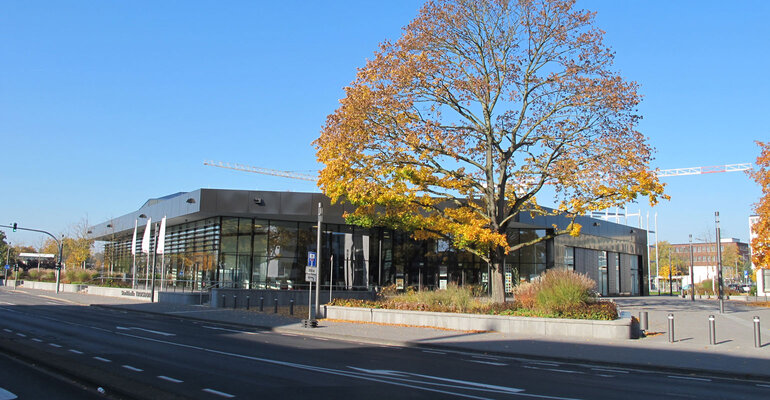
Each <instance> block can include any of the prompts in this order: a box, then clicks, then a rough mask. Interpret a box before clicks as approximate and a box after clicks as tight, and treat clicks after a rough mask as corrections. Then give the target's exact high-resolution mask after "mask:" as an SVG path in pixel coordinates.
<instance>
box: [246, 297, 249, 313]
mask: <svg viewBox="0 0 770 400" xmlns="http://www.w3.org/2000/svg"><path fill="white" fill-rule="evenodd" d="M249 303H250V301H249V296H246V309H247V310H248V309H249V305H250V304H249Z"/></svg>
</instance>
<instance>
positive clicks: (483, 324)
mask: <svg viewBox="0 0 770 400" xmlns="http://www.w3.org/2000/svg"><path fill="white" fill-rule="evenodd" d="M323 312H324V316H325V317H326V318H329V319H338V320H345V321H362V322H375V323H384V324H402V325H412V326H425V327H436V328H445V329H456V330H463V331H496V332H501V333H515V334H522V335H529V336H569V337H585V338H597V339H631V338H633V337H634V336H635V335H634V332H633V326H632V322H631V318H630V317H625V318H619V319H617V320H614V321H594V320H583V319H561V318H531V317H508V316H498V315H476V314H455V313H439V312H425V311H402V310H383V309H376V308H355V307H338V306H324V307H323Z"/></svg>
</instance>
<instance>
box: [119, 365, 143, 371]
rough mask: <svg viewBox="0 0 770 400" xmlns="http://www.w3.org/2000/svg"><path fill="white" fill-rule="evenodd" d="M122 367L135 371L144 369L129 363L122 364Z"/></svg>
mask: <svg viewBox="0 0 770 400" xmlns="http://www.w3.org/2000/svg"><path fill="white" fill-rule="evenodd" d="M122 367H123V368H125V369H128V370H131V371H135V372H142V371H144V370H143V369H141V368H136V367H132V366H130V365H122Z"/></svg>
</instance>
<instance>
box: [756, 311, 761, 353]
mask: <svg viewBox="0 0 770 400" xmlns="http://www.w3.org/2000/svg"><path fill="white" fill-rule="evenodd" d="M761 335H762V334H761V333H760V332H759V317H758V316H756V315H755V316H754V347H762V337H761Z"/></svg>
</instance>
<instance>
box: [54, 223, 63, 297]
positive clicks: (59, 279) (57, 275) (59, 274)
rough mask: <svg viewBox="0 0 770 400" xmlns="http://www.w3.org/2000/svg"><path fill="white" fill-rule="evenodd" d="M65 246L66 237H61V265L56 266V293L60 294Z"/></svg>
mask: <svg viewBox="0 0 770 400" xmlns="http://www.w3.org/2000/svg"><path fill="white" fill-rule="evenodd" d="M52 236H53V235H52ZM54 239H56V238H54ZM63 246H64V235H61V240H60V241H59V265H57V266H56V293H59V282H60V281H61V264H62V250H63V249H62V247H63Z"/></svg>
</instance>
